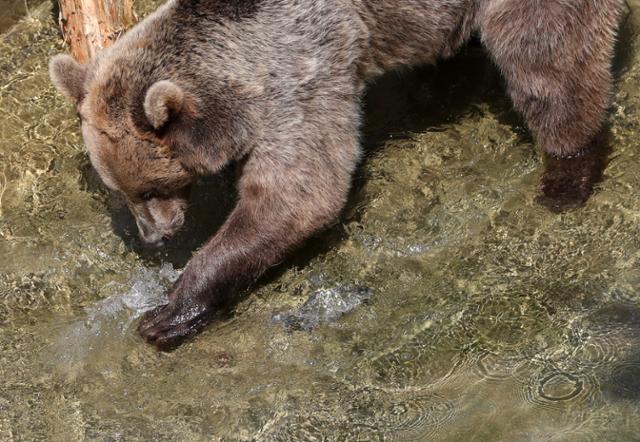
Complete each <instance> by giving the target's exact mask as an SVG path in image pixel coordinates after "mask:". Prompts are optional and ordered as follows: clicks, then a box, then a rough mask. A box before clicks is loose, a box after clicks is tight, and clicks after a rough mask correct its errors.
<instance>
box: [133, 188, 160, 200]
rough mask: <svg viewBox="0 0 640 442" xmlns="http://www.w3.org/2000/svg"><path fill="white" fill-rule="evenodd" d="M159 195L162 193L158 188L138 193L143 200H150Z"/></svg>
mask: <svg viewBox="0 0 640 442" xmlns="http://www.w3.org/2000/svg"><path fill="white" fill-rule="evenodd" d="M159 196H160V194H159V193H158V192H157V191H156V190H148V191H146V192H142V193H140V194H138V197H139V198H140V199H141V200H142V201H149V200H152V199H154V198H158V197H159Z"/></svg>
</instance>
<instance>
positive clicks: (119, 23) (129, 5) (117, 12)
mask: <svg viewBox="0 0 640 442" xmlns="http://www.w3.org/2000/svg"><path fill="white" fill-rule="evenodd" d="M58 4H59V5H60V17H59V21H60V30H61V31H62V35H63V37H64V40H65V42H66V43H67V45H68V46H69V50H70V51H71V55H72V56H73V57H74V58H75V59H76V60H77V61H78V62H80V63H84V62H86V61H88V60H90V59H91V58H93V57H94V56H95V54H96V53H97V52H99V51H100V50H101V49H103V48H106V47H107V46H110V45H111V44H112V43H113V42H114V41H115V40H116V39H117V38H118V37H119V36H120V34H122V33H123V32H124V31H125V30H126V29H127V28H129V27H130V26H131V25H133V24H134V23H135V22H136V20H137V17H136V15H135V12H134V11H133V0H58Z"/></svg>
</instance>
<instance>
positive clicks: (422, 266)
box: [0, 0, 640, 441]
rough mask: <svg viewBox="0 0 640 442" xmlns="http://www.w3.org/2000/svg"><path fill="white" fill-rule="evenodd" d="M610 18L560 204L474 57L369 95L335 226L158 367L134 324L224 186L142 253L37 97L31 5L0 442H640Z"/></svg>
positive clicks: (199, 200) (10, 204)
mask: <svg viewBox="0 0 640 442" xmlns="http://www.w3.org/2000/svg"><path fill="white" fill-rule="evenodd" d="M629 6H630V11H629V14H628V17H627V19H626V21H625V24H624V26H623V32H622V35H621V39H620V43H619V45H618V46H619V47H618V56H617V59H616V74H617V77H618V81H617V86H616V94H615V97H614V104H613V106H612V109H611V115H610V121H611V132H612V141H613V146H614V152H613V154H612V159H611V163H610V165H609V167H608V169H607V171H606V178H605V180H604V182H603V183H602V184H601V185H600V186H599V188H598V190H597V193H596V194H595V195H594V197H593V198H592V199H591V200H590V201H589V202H588V203H587V205H586V206H585V207H584V208H582V209H580V210H575V211H571V212H568V213H565V214H562V215H556V214H552V213H550V212H548V211H547V210H545V209H544V208H542V207H540V206H538V205H536V204H535V203H534V202H533V199H534V196H535V188H536V184H537V181H538V179H539V176H540V174H541V172H542V165H541V161H540V155H539V153H538V152H537V151H536V149H535V146H534V145H533V143H532V140H531V137H530V135H529V134H528V132H527V131H526V129H525V128H524V127H523V124H522V122H521V120H520V119H519V118H518V116H517V115H516V114H515V113H514V112H513V111H512V109H511V105H510V103H509V100H508V98H507V97H506V96H505V92H504V88H503V84H502V81H501V80H500V77H499V75H498V74H497V72H496V70H495V69H494V68H493V66H492V65H491V63H490V62H489V61H488V60H487V58H486V55H485V53H484V52H483V50H482V49H481V48H480V47H477V46H476V45H473V44H472V45H470V46H469V47H467V48H465V50H464V51H462V53H461V54H460V55H459V56H457V57H456V58H454V59H452V60H449V61H447V62H444V63H442V64H441V65H439V66H438V67H427V68H422V69H418V70H416V71H414V72H411V73H408V74H404V75H399V74H393V75H389V76H387V77H385V78H383V79H381V80H380V81H378V82H377V83H376V84H375V85H374V86H373V87H372V88H371V90H370V92H369V94H368V96H367V100H366V108H367V114H366V119H367V124H366V127H365V128H364V133H365V146H366V151H367V155H366V160H365V162H364V163H363V165H362V167H361V168H360V169H359V171H358V174H357V177H356V179H355V184H354V189H353V192H352V195H351V198H350V202H349V205H348V207H347V209H346V210H345V213H344V215H343V216H342V218H341V219H340V222H338V223H337V224H336V225H335V226H333V227H332V228H330V229H329V230H328V231H326V232H324V233H322V234H319V235H318V236H317V237H315V238H313V239H312V240H311V241H309V242H308V243H307V245H306V246H305V247H304V248H303V249H302V250H300V251H299V252H297V253H296V254H295V255H294V256H293V257H291V259H289V260H288V261H287V262H285V263H284V264H283V265H281V266H280V267H278V268H277V269H275V270H274V271H272V272H270V274H269V275H267V277H266V278H264V279H263V280H262V281H261V283H260V284H259V286H258V287H256V288H255V289H254V290H253V291H251V293H249V294H248V295H247V296H246V297H245V298H244V299H243V300H242V301H241V302H240V304H239V305H238V307H237V309H236V310H235V312H233V314H230V315H221V316H220V317H219V318H217V320H216V322H215V323H214V324H212V326H211V327H209V328H208V329H207V330H206V331H205V332H204V333H203V334H202V335H201V336H199V337H198V338H197V339H196V340H194V341H192V342H190V343H188V344H186V345H184V346H182V347H180V348H179V349H178V350H176V351H175V352H173V353H168V354H167V353H159V352H157V351H155V350H154V349H153V348H151V347H149V346H147V345H146V344H144V343H143V342H142V341H141V339H139V337H138V336H137V335H136V333H135V325H136V322H137V318H138V317H139V316H140V315H141V314H142V312H143V311H145V310H147V309H149V308H151V307H152V306H154V305H157V304H158V303H160V302H162V301H163V299H164V296H165V290H166V288H167V287H168V286H170V284H171V282H172V281H173V280H175V278H176V277H177V275H178V274H179V272H180V269H181V268H182V266H184V263H185V262H186V260H187V259H188V257H189V255H190V253H191V252H192V251H193V250H194V249H195V248H196V247H197V246H198V245H199V244H200V243H201V242H202V241H203V240H204V239H205V238H206V237H207V236H208V235H209V234H210V233H211V232H213V231H214V230H215V228H216V227H217V226H219V225H220V223H221V222H222V221H223V219H224V216H225V215H226V213H227V212H228V210H229V208H230V207H231V205H232V201H233V196H234V195H233V182H232V175H233V174H232V173H225V174H223V176H222V177H219V178H215V179H210V180H206V182H203V183H202V184H201V185H200V186H199V187H198V189H197V190H196V194H195V195H194V199H193V203H192V205H193V207H192V209H191V212H190V220H189V228H188V229H187V230H186V231H185V232H183V233H182V234H181V237H180V238H179V240H178V241H176V243H174V244H173V245H171V246H170V247H169V248H168V249H165V250H163V251H161V252H157V253H150V252H146V251H143V250H142V249H141V248H140V244H139V243H138V241H137V240H136V238H135V225H134V223H133V220H132V219H131V217H130V215H128V213H127V210H126V208H125V207H124V206H123V203H122V201H121V200H120V199H119V198H118V197H117V196H116V195H113V194H111V193H109V192H108V191H107V190H106V189H105V188H104V187H103V186H102V185H101V184H100V182H99V180H98V178H97V177H96V175H95V173H94V172H93V171H92V170H91V168H90V166H89V163H88V160H87V157H86V155H85V153H84V148H83V146H82V141H81V138H80V135H79V130H78V129H79V124H78V119H77V117H76V116H75V115H74V113H73V109H72V107H71V106H70V105H69V104H67V103H65V102H64V100H63V99H62V97H60V96H59V95H58V94H57V93H56V92H55V91H54V90H53V88H52V86H51V85H50V84H49V81H48V79H47V73H46V66H47V60H48V58H49V57H50V56H52V55H53V54H56V53H59V52H62V51H63V50H64V48H63V46H62V43H61V42H60V40H59V36H58V31H57V27H56V24H55V22H54V21H53V20H52V18H51V7H50V6H48V5H44V6H42V7H40V8H35V9H34V11H32V13H31V16H30V17H28V18H26V19H24V20H23V21H21V22H20V23H19V24H18V25H17V26H16V27H14V28H12V30H11V31H8V32H5V34H3V35H2V36H1V37H0V78H2V79H3V80H2V82H1V83H0V110H1V111H2V118H1V119H0V269H1V272H0V379H1V388H0V440H9V441H12V440H15V441H20V440H29V441H32V440H65V441H67V440H126V441H132V440H203V441H204V440H207V441H210V440H242V441H250V440H256V441H291V440H309V441H314V440H328V441H347V440H348V441H353V440H362V441H373V440H398V441H424V440H439V441H440V440H441V441H486V440H502V441H540V440H554V441H556V440H557V441H573V440H575V441H585V440H598V441H601V440H615V441H632V440H639V439H640V419H638V416H640V345H639V344H640V295H639V294H638V291H637V288H638V286H639V283H640V235H639V233H640V228H639V223H640V198H638V192H639V191H640V173H639V172H638V171H640V154H639V152H638V148H637V139H638V134H639V133H640V118H639V117H638V113H637V111H638V107H639V105H640V64H639V63H638V61H637V54H638V51H639V50H640V46H639V44H638V40H637V31H638V29H640V1H639V0H632V1H630V2H629ZM151 7H152V5H145V7H144V8H141V9H142V12H145V11H148V10H149V9H150V8H151ZM279 318H280V319H282V318H289V319H288V320H278V319H279ZM291 318H293V320H291Z"/></svg>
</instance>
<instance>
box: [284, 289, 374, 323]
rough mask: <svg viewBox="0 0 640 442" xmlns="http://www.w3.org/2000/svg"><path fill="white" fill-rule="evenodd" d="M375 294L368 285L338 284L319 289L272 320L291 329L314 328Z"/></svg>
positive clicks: (345, 312)
mask: <svg viewBox="0 0 640 442" xmlns="http://www.w3.org/2000/svg"><path fill="white" fill-rule="evenodd" d="M372 296H373V290H371V289H370V288H367V287H353V286H337V287H333V288H329V289H320V290H317V291H315V292H313V293H311V295H310V296H309V299H307V301H306V302H305V303H304V304H302V305H301V306H300V307H298V308H296V309H293V310H290V311H288V312H284V313H278V314H275V315H273V317H272V321H273V322H275V323H277V324H281V325H283V326H284V327H285V328H286V329H290V330H312V329H314V328H316V327H318V326H319V325H320V324H323V323H327V322H334V321H336V320H338V319H339V318H340V317H342V316H343V315H345V314H347V313H349V312H351V311H353V310H354V309H356V308H357V307H358V306H359V305H360V304H362V303H363V302H365V301H368V300H370V299H371V297H372Z"/></svg>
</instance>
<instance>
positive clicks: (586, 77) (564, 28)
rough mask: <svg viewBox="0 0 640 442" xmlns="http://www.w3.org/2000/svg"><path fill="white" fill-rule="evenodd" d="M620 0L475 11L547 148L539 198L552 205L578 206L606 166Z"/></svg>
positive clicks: (498, 5)
mask: <svg viewBox="0 0 640 442" xmlns="http://www.w3.org/2000/svg"><path fill="white" fill-rule="evenodd" d="M620 3H621V2H620V0H595V1H594V0H588V1H587V0H545V1H542V2H523V1H521V0H500V1H496V0H491V1H489V2H487V3H486V4H485V7H484V9H483V10H482V11H481V13H480V29H481V35H482V40H483V43H484V45H485V46H486V48H487V49H488V51H489V53H490V54H491V56H492V57H493V59H494V61H495V62H496V64H497V65H498V67H499V68H500V70H501V72H502V74H503V75H504V77H505V79H506V82H507V88H508V91H509V94H510V96H511V99H512V101H513V104H514V107H515V108H516V109H517V110H518V111H519V112H520V113H521V114H522V115H523V116H524V118H525V121H526V122H527V125H528V126H529V129H530V130H531V132H532V133H533V135H534V137H535V139H536V141H537V143H538V144H539V145H540V147H541V148H542V150H543V151H544V152H545V154H546V155H545V157H546V158H545V173H544V175H543V178H542V181H541V183H540V195H539V197H538V201H539V202H541V203H542V204H544V205H546V206H547V207H549V208H550V209H552V210H554V211H561V210H564V209H566V208H571V207H576V206H580V205H582V204H583V203H584V202H585V201H586V200H587V198H588V197H589V196H590V194H591V193H592V190H593V185H594V184H595V183H596V182H597V181H598V180H600V179H601V177H602V171H603V169H604V166H605V165H606V158H607V146H606V143H603V140H604V139H605V137H601V136H599V135H600V134H602V127H603V123H604V119H605V115H606V110H607V108H608V106H609V103H610V95H611V86H612V75H611V68H610V66H611V59H612V57H613V47H614V43H615V33H616V30H617V24H618V19H619V11H620Z"/></svg>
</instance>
